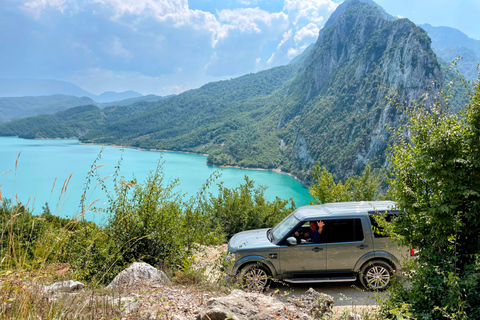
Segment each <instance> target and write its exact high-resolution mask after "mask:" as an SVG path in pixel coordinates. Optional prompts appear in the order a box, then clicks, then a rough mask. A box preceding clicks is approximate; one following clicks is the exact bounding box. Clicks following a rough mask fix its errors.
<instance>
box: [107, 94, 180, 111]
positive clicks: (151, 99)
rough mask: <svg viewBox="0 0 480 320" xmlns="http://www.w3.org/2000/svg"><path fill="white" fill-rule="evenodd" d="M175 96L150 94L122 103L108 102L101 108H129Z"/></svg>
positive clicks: (122, 101)
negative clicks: (140, 103) (137, 104)
mask: <svg viewBox="0 0 480 320" xmlns="http://www.w3.org/2000/svg"><path fill="white" fill-rule="evenodd" d="M173 96H174V95H173V94H172V95H168V96H156V95H154V94H149V95H146V96H140V97H136V98H129V99H125V100H120V101H113V102H106V103H100V104H99V106H100V107H102V108H104V107H110V106H128V105H131V104H136V103H139V102H154V101H159V100H162V99H166V98H170V97H173Z"/></svg>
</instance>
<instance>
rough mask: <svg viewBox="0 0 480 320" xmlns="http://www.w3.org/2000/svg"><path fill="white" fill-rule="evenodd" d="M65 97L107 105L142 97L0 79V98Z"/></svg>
mask: <svg viewBox="0 0 480 320" xmlns="http://www.w3.org/2000/svg"><path fill="white" fill-rule="evenodd" d="M57 94H59V95H67V96H75V97H88V98H90V99H92V100H94V101H95V102H99V103H109V102H114V101H120V100H125V99H131V98H139V97H142V95H141V94H140V93H138V92H135V91H131V90H130V91H125V92H113V91H107V92H104V93H102V94H100V95H98V96H97V95H95V94H93V93H90V92H88V91H85V90H83V89H82V88H80V87H78V86H76V85H74V84H73V83H70V82H67V81H61V80H50V79H0V97H8V98H12V97H31V96H34V97H35V96H51V95H57Z"/></svg>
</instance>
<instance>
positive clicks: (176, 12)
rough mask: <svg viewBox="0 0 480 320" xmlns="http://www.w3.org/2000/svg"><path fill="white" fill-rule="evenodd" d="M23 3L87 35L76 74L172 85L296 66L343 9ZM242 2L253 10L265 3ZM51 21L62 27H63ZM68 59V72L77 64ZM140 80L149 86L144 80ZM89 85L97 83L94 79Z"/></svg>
mask: <svg viewBox="0 0 480 320" xmlns="http://www.w3.org/2000/svg"><path fill="white" fill-rule="evenodd" d="M0 1H1V0H0ZM11 1H14V0H11ZM15 1H26V2H25V3H24V4H23V7H24V9H28V10H29V11H31V12H34V13H35V15H36V16H37V17H39V16H40V14H41V12H42V11H46V12H45V21H47V20H46V19H48V18H49V15H50V14H53V13H54V10H56V11H58V12H61V13H65V14H69V15H70V17H71V20H72V21H75V24H74V26H72V27H70V28H71V29H72V30H74V28H75V30H82V31H73V32H74V35H73V37H72V38H73V40H78V45H79V46H81V48H82V52H83V51H85V52H87V51H88V59H87V58H85V57H84V55H80V54H77V56H76V59H77V60H76V61H73V62H72V63H71V65H72V66H73V67H72V70H76V71H78V70H80V69H81V68H90V69H89V70H112V72H114V73H115V74H116V75H117V76H118V75H119V74H122V72H129V75H132V74H130V73H131V72H138V73H139V74H142V75H145V76H146V77H153V78H155V77H157V76H159V77H160V76H163V75H167V74H168V75H169V77H170V78H169V79H173V78H172V77H173V76H172V75H177V76H176V77H177V78H178V79H180V77H181V75H183V76H184V77H189V75H191V74H196V76H195V77H200V78H201V77H210V78H209V79H211V80H212V81H213V80H216V79H219V78H221V77H225V76H238V75H242V74H245V73H248V72H254V71H258V70H262V69H265V68H269V67H273V66H277V65H281V64H286V63H288V62H289V61H290V60H291V59H292V58H293V57H294V56H296V55H298V54H299V53H301V52H302V51H303V50H304V49H305V48H306V47H307V46H308V45H309V44H310V43H312V42H314V41H315V39H316V38H317V36H318V32H319V29H320V28H321V27H322V26H323V24H324V20H325V19H324V17H325V16H327V15H329V14H330V13H331V12H332V11H333V10H334V9H335V8H336V7H337V4H336V3H334V2H333V0H285V2H284V6H283V11H280V12H268V11H265V10H262V9H260V8H258V7H249V8H237V9H224V10H219V11H216V12H214V13H211V12H206V11H202V10H198V9H191V8H190V6H189V2H188V0H15ZM239 1H240V2H242V4H243V5H248V6H252V5H256V4H258V3H259V0H239ZM237 3H238V2H237ZM229 7H231V6H229ZM47 11H48V12H47ZM76 13H82V16H81V17H80V15H76ZM58 16H60V15H58V14H57V17H58ZM77 17H78V18H77ZM85 17H86V18H87V20H85V21H84V19H85ZM41 18H42V19H43V18H44V17H43V16H42V17H41ZM65 20H66V19H63V20H59V21H62V22H64V23H66V22H65ZM50 21H54V22H53V23H52V25H54V23H55V21H56V20H54V19H51V20H50ZM54 27H55V28H57V26H56V25H54ZM100 28H101V29H100ZM57 30H58V29H57ZM72 30H65V32H63V34H62V33H61V32H57V35H56V38H52V39H54V40H55V39H64V38H65V36H64V34H68V32H70V33H71V31H72ZM98 30H102V32H98ZM44 37H46V36H45V35H44ZM47 38H48V37H47ZM39 39H41V37H39ZM72 43H73V42H72ZM72 46H73V45H72ZM92 56H93V58H92ZM112 57H113V58H112ZM64 60H65V63H64V64H65V65H67V63H68V61H69V59H67V58H65V59H64ZM77 62H79V63H77ZM203 66H205V67H204V68H203ZM95 68H96V69H95ZM132 76H133V78H132V79H134V78H135V79H137V80H138V82H139V83H141V82H142V81H140V80H139V79H140V78H139V75H132ZM84 78H85V79H89V80H88V81H89V82H90V83H92V82H93V81H94V80H93V76H89V77H84ZM100 78H103V79H106V78H108V79H110V80H111V81H112V83H119V78H117V77H113V76H111V75H109V76H108V77H107V75H106V73H105V72H101V76H100ZM174 78H175V77H174ZM150 80H151V81H152V82H151V83H153V80H152V79H150V78H149V80H148V81H146V80H145V81H146V82H148V83H150V82H149V81H150ZM95 81H96V80H95ZM145 81H144V82H145ZM132 83H133V80H132ZM168 85H169V86H173V85H176V83H173V84H172V82H170V83H168ZM149 86H150V84H149ZM165 86H167V84H166V85H165ZM165 86H164V87H165ZM179 87H181V88H187V87H188V88H189V87H191V86H190V85H185V84H179ZM115 90H117V91H118V89H115ZM157 90H159V89H157ZM137 91H139V90H138V89H137Z"/></svg>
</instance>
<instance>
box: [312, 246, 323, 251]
mask: <svg viewBox="0 0 480 320" xmlns="http://www.w3.org/2000/svg"><path fill="white" fill-rule="evenodd" d="M321 250H323V248H319V247H315V248H313V249H312V251H315V252H318V251H321Z"/></svg>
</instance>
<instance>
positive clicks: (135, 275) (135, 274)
mask: <svg viewBox="0 0 480 320" xmlns="http://www.w3.org/2000/svg"><path fill="white" fill-rule="evenodd" d="M155 282H160V283H170V280H169V279H168V277H167V276H166V275H165V273H164V272H163V271H160V270H158V269H156V268H154V267H152V266H151V265H149V264H148V263H145V262H134V263H132V265H131V266H130V267H128V268H127V269H125V270H123V271H122V272H120V273H119V274H118V275H117V276H116V277H115V278H114V279H113V280H112V282H110V284H109V285H108V286H107V288H118V287H126V286H131V285H133V284H139V283H155Z"/></svg>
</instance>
